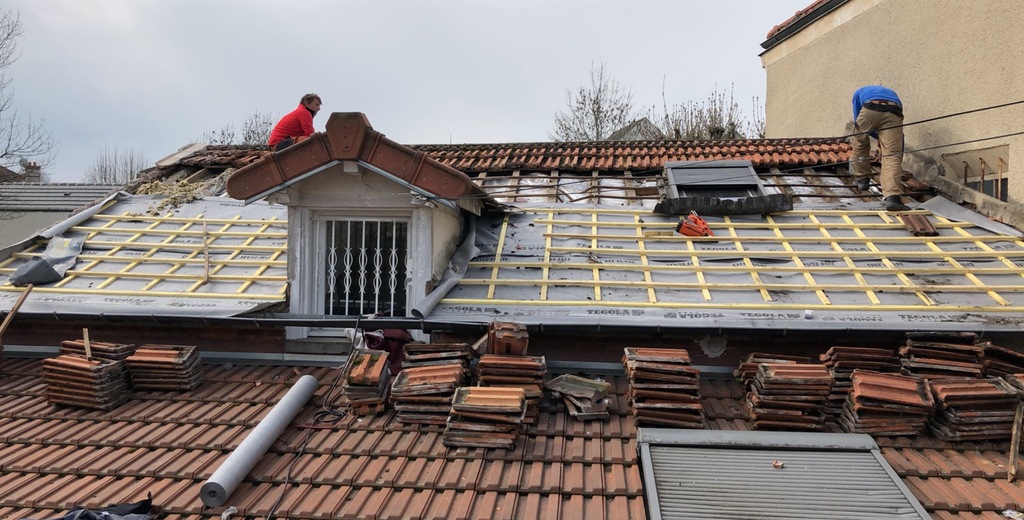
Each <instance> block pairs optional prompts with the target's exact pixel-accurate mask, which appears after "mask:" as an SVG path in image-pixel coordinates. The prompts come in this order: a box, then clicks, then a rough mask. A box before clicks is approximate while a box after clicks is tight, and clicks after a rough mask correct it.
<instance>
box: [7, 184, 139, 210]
mask: <svg viewBox="0 0 1024 520" xmlns="http://www.w3.org/2000/svg"><path fill="white" fill-rule="evenodd" d="M121 188H122V186H121V185H120V184H76V183H56V184H44V183H5V184H0V209H3V210H7V211H73V210H76V209H78V208H81V207H83V206H87V205H90V204H92V203H94V202H96V201H97V200H99V199H102V198H103V197H105V196H107V195H109V194H110V193H112V192H114V191H117V190H118V189H121Z"/></svg>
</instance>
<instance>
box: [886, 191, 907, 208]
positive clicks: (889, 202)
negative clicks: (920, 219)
mask: <svg viewBox="0 0 1024 520" xmlns="http://www.w3.org/2000/svg"><path fill="white" fill-rule="evenodd" d="M909 209H910V206H907V205H906V204H904V203H903V202H901V201H900V196H899V195H889V196H888V197H886V198H885V211H907V210H909Z"/></svg>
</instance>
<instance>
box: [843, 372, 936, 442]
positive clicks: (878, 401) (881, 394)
mask: <svg viewBox="0 0 1024 520" xmlns="http://www.w3.org/2000/svg"><path fill="white" fill-rule="evenodd" d="M851 380H852V381H853V388H852V390H851V391H850V396H849V398H848V399H847V401H846V405H845V406H844V407H843V414H842V415H841V416H840V418H839V425H840V426H841V427H842V428H843V430H845V431H847V432H849V433H867V434H871V435H874V436H883V437H884V436H896V435H911V436H912V435H917V434H919V433H920V432H921V431H922V430H924V428H925V425H926V424H927V423H928V418H929V417H930V416H931V414H932V411H933V410H934V408H935V399H934V397H932V392H931V390H930V389H929V388H928V381H926V380H925V379H924V378H921V377H916V376H908V375H903V374H886V373H881V372H874V371H870V370H854V372H853V375H852V376H851Z"/></svg>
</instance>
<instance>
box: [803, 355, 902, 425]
mask: <svg viewBox="0 0 1024 520" xmlns="http://www.w3.org/2000/svg"><path fill="white" fill-rule="evenodd" d="M818 359H820V360H821V362H822V364H824V365H825V366H826V367H828V371H829V373H830V374H831V375H832V393H831V394H829V397H828V404H827V405H826V406H825V414H826V415H827V416H828V417H829V418H830V419H838V418H839V416H840V415H842V413H843V404H845V403H846V398H847V396H848V395H849V394H850V389H851V388H853V381H852V380H851V379H850V376H851V375H852V374H853V371H854V370H857V369H861V370H873V371H875V372H892V373H899V371H900V358H898V357H897V356H896V351H895V350H894V349H891V348H868V347H832V348H830V349H828V351H827V352H825V353H824V354H821V356H819V358H818Z"/></svg>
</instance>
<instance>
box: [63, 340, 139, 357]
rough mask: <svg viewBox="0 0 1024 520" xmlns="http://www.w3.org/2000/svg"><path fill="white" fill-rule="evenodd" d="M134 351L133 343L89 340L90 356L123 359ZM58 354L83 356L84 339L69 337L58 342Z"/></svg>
mask: <svg viewBox="0 0 1024 520" xmlns="http://www.w3.org/2000/svg"><path fill="white" fill-rule="evenodd" d="M134 353H135V345H131V344H123V343H108V342H105V341H90V342H89V352H88V355H89V356H90V357H95V358H99V359H106V360H108V361H124V360H126V359H128V356H131V355H132V354H134ZM59 354H61V355H63V354H75V355H79V356H85V355H86V354H87V353H86V349H85V340H82V339H74V340H72V339H69V340H64V341H62V342H60V352H59Z"/></svg>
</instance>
